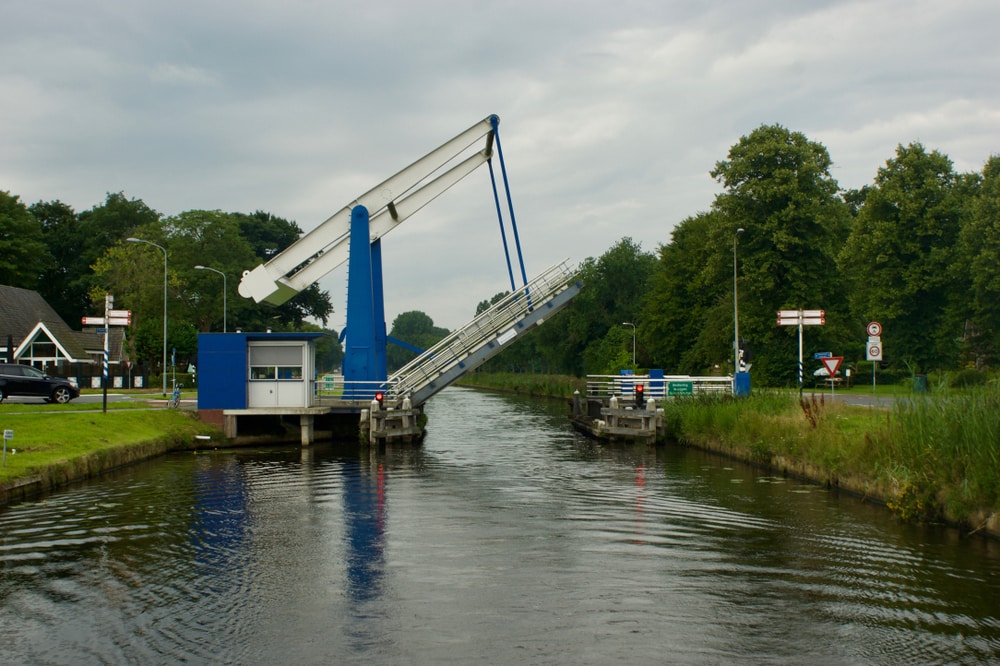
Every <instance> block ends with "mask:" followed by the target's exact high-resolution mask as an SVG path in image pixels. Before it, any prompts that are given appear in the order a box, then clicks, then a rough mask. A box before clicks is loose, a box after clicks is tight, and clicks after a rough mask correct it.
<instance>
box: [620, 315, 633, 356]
mask: <svg viewBox="0 0 1000 666" xmlns="http://www.w3.org/2000/svg"><path fill="white" fill-rule="evenodd" d="M622 326H631V327H632V365H635V324H633V323H632V322H630V321H623V322H622Z"/></svg>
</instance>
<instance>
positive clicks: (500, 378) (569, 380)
mask: <svg viewBox="0 0 1000 666" xmlns="http://www.w3.org/2000/svg"><path fill="white" fill-rule="evenodd" d="M457 384H458V385H459V386H471V387H474V388H484V389H490V390H492V391H502V392H504V393H517V394H519V395H530V396H538V397H549V398H571V397H573V392H574V391H580V393H583V392H584V391H586V388H587V380H585V379H581V378H579V377H573V376H572V375H532V374H524V373H515V372H509V373H499V372H498V373H485V372H484V373H479V372H473V373H470V374H467V375H464V376H463V377H462V378H461V379H460V380H459V381H458V382H457Z"/></svg>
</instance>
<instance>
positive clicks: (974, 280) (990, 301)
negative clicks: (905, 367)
mask: <svg viewBox="0 0 1000 666" xmlns="http://www.w3.org/2000/svg"><path fill="white" fill-rule="evenodd" d="M960 245H961V252H962V255H963V257H964V261H963V265H962V267H961V268H960V269H959V270H960V271H961V272H962V273H964V274H966V275H968V276H969V277H970V288H971V293H972V302H971V304H970V310H971V313H970V321H969V326H968V327H966V335H965V336H963V337H964V338H965V339H966V341H967V345H968V351H969V353H970V354H971V356H972V359H973V364H974V365H975V366H976V367H982V366H983V365H984V364H989V365H996V364H997V363H1000V155H993V156H992V157H990V159H989V160H988V161H987V162H986V165H985V166H984V167H983V171H982V181H981V183H980V184H979V191H978V192H977V193H976V195H975V197H973V199H972V206H971V214H970V216H969V219H968V221H967V222H966V224H965V225H964V226H963V228H962V230H961V232H960Z"/></svg>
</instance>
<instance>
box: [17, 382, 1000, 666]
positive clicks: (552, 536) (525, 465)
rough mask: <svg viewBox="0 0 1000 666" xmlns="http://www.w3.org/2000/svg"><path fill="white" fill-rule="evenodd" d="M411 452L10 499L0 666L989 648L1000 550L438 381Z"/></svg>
mask: <svg viewBox="0 0 1000 666" xmlns="http://www.w3.org/2000/svg"><path fill="white" fill-rule="evenodd" d="M427 411H428V416H429V419H430V425H429V430H428V436H427V439H426V441H425V443H424V446H423V447H421V448H399V449H392V448H390V449H389V450H382V451H367V450H359V448H358V447H357V446H354V445H330V444H320V445H317V446H314V447H311V448H309V449H301V448H299V447H281V448H255V449H244V450H219V451H207V452H198V453H197V454H193V453H184V454H176V455H170V456H166V457H163V458H160V459H157V460H154V461H150V462H148V463H144V464H140V465H137V466H134V467H130V468H128V469H124V470H120V471H117V472H114V473H111V474H108V475H106V476H104V477H102V478H100V479H99V480H95V481H92V482H88V483H84V484H79V485H75V486H73V487H70V488H67V489H64V490H62V491H61V492H59V493H56V494H53V495H50V496H47V497H45V498H41V499H39V500H37V501H33V502H27V503H22V504H17V505H13V506H10V507H6V508H0V634H2V636H0V663H5V664H6V663H10V664H173V663H189V664H203V663H204V664H273V663H281V664H289V665H290V664H320V663H323V664H340V663H377V664H439V663H461V664H466V663H489V664H610V663H628V664H662V663H676V664H725V663H743V664H774V663H782V664H927V663H959V664H960V663H967V664H975V663H985V662H995V661H996V660H998V659H1000V544H998V543H996V542H992V541H987V540H984V539H980V538H976V537H973V538H968V537H963V536H961V535H959V534H958V533H957V532H955V531H953V530H950V529H947V528H941V527H922V526H909V525H902V524H900V523H898V522H897V521H896V520H895V519H894V518H893V517H892V516H891V515H890V514H889V513H888V512H887V511H886V510H885V509H883V508H880V507H877V506H873V505H870V504H866V503H863V502H861V501H860V500H858V499H857V498H854V497H850V496H846V495H840V494H838V493H836V492H830V491H827V490H824V489H822V488H819V487H816V486H812V485H809V484H805V483H800V482H797V481H795V480H791V479H783V478H776V477H773V476H768V475H766V474H764V473H763V472H760V471H758V470H754V469H752V468H749V467H746V466H743V465H740V464H737V463H734V462H732V461H729V460H726V459H724V458H720V457H717V456H715V455H711V454H707V453H703V452H699V451H693V450H686V449H681V448H676V447H663V448H657V447H652V446H628V445H614V446H608V445H601V444H598V443H596V442H593V441H590V440H587V439H584V438H582V437H581V436H579V435H576V434H574V433H573V432H572V430H571V429H570V427H569V424H568V423H567V420H566V407H565V405H564V404H563V403H562V402H548V401H538V400H528V399H524V398H518V397H511V396H503V395H496V394H490V393H482V392H478V391H473V390H470V389H463V388H457V387H452V388H449V389H447V390H445V391H443V392H442V393H440V394H438V395H437V396H435V397H434V398H433V400H432V401H431V402H430V403H429V404H428V408H427Z"/></svg>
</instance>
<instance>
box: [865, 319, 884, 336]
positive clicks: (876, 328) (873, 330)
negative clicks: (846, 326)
mask: <svg viewBox="0 0 1000 666" xmlns="http://www.w3.org/2000/svg"><path fill="white" fill-rule="evenodd" d="M868 335H870V336H871V337H873V338H877V337H878V336H880V335H882V324H880V323H878V322H877V321H873V322H871V323H869V324H868Z"/></svg>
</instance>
